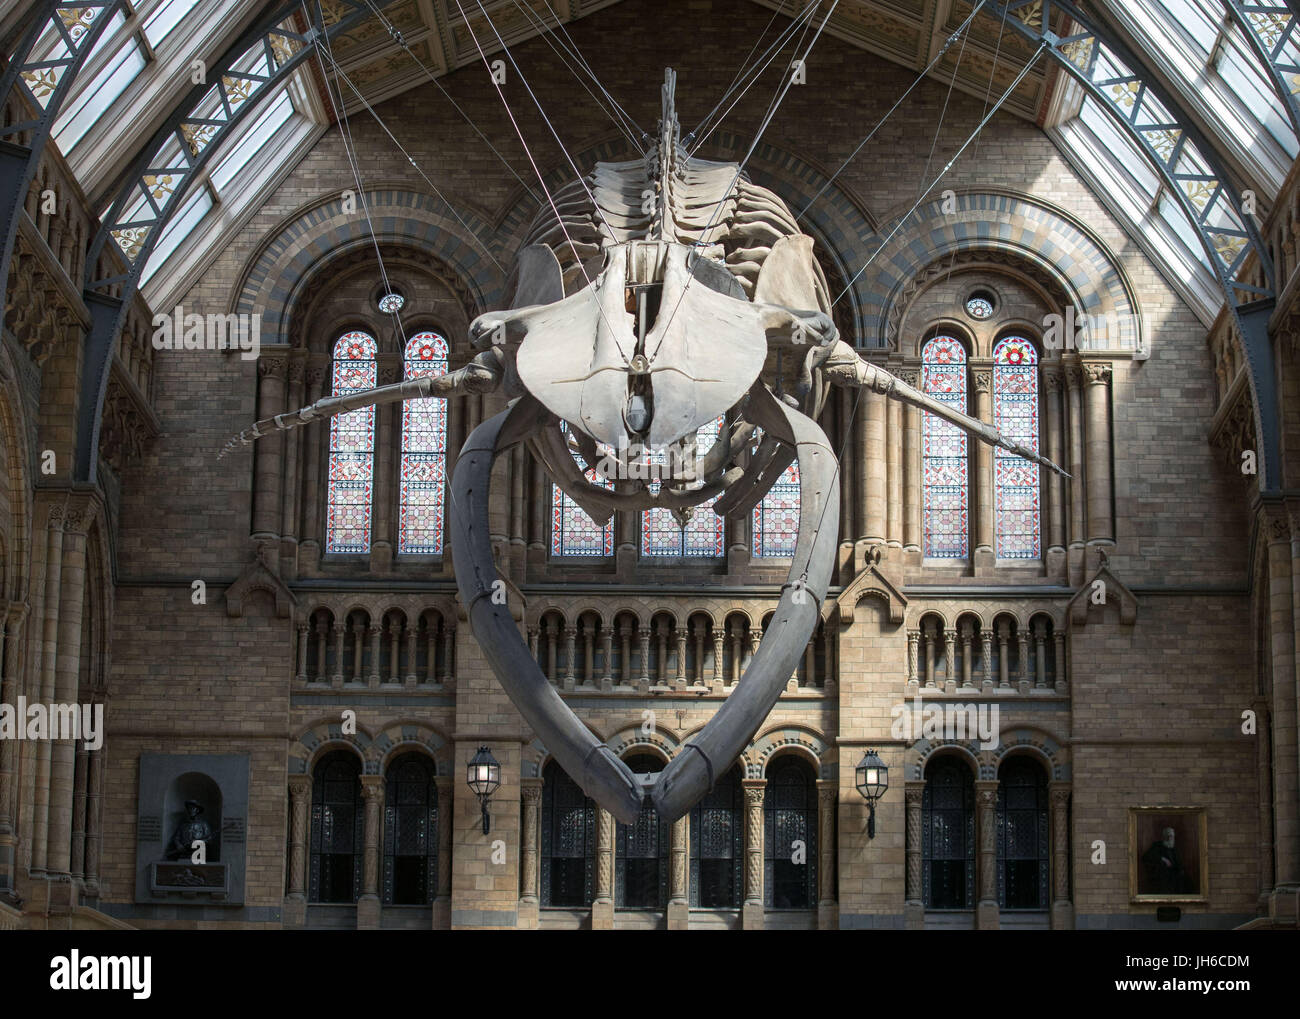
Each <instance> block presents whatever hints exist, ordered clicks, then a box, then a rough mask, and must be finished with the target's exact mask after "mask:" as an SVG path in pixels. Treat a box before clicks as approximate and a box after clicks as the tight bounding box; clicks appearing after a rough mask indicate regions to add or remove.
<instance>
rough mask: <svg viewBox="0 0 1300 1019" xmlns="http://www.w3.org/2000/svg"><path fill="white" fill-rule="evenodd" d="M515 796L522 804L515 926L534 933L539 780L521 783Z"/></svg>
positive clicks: (538, 903)
mask: <svg viewBox="0 0 1300 1019" xmlns="http://www.w3.org/2000/svg"><path fill="white" fill-rule="evenodd" d="M519 792H520V796H521V797H522V799H523V802H524V816H523V826H524V830H523V832H522V833H521V834H522V836H523V838H522V840H521V843H520V849H519V926H521V927H524V928H527V929H534V928H536V927H537V922H538V912H539V910H540V908H541V899H540V897H539V895H538V887H539V876H540V873H539V861H540V856H541V854H540V853H539V851H538V847H539V845H540V843H541V834H542V780H541V779H539V778H526V779H524V780H523V782H522V784H521V788H520V790H519Z"/></svg>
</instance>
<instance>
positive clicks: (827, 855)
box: [817, 779, 839, 931]
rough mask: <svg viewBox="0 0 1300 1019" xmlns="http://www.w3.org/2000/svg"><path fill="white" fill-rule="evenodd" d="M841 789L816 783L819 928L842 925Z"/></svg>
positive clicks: (820, 781) (830, 783) (831, 782)
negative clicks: (838, 878) (838, 894)
mask: <svg viewBox="0 0 1300 1019" xmlns="http://www.w3.org/2000/svg"><path fill="white" fill-rule="evenodd" d="M838 808H839V786H838V784H837V783H836V782H835V781H834V780H826V779H818V780H817V929H818V930H823V931H827V930H835V929H836V927H838V926H839V906H838V904H837V903H836V901H835V813H836V811H837V810H838Z"/></svg>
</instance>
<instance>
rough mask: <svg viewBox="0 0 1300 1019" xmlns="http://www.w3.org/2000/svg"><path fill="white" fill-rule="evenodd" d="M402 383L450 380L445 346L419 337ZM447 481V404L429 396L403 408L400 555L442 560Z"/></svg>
mask: <svg viewBox="0 0 1300 1019" xmlns="http://www.w3.org/2000/svg"><path fill="white" fill-rule="evenodd" d="M403 361H404V365H405V369H404V373H403V375H404V378H407V379H419V378H423V377H425V376H426V375H446V374H447V341H446V340H444V339H443V338H442V337H441V336H439V335H438V334H437V333H430V332H424V333H416V334H415V335H414V336H412V337H411V338H410V340H408V341H407V344H406V353H405V357H404V359H403ZM446 480H447V401H446V400H442V399H439V398H437V397H433V396H430V397H428V398H426V399H423V400H407V401H405V402H404V403H403V404H402V473H401V502H400V505H399V510H398V513H399V516H398V520H399V525H398V538H397V551H398V552H424V553H431V554H433V555H441V554H442V493H443V487H444V485H445V484H446Z"/></svg>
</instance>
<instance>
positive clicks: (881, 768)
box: [855, 750, 889, 839]
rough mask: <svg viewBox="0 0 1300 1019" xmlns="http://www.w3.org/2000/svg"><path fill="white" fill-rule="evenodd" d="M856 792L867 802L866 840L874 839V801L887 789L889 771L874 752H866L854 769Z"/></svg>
mask: <svg viewBox="0 0 1300 1019" xmlns="http://www.w3.org/2000/svg"><path fill="white" fill-rule="evenodd" d="M855 773H856V778H857V786H858V792H860V793H861V794H862V798H863V799H864V800H866V801H867V810H868V811H869V813H868V814H867V838H869V839H874V838H875V837H876V801H877V800H878V799H880V798H881V797H882V796H884V795H885V790H887V789H888V788H889V769H888V768H886V767H885V762H884V761H882V760H881V759H880V758H879V757H878V756H877V755H876V752H875V751H874V750H868V751H867V752H866V754H864V755H863V757H862V760H861V761H859V762H858V766H857V768H856V769H855Z"/></svg>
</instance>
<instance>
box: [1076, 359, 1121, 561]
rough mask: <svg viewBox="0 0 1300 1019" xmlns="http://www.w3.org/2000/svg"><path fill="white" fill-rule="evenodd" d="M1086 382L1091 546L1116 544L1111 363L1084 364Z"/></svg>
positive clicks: (1089, 537)
mask: <svg viewBox="0 0 1300 1019" xmlns="http://www.w3.org/2000/svg"><path fill="white" fill-rule="evenodd" d="M1083 372H1084V376H1085V379H1086V381H1087V390H1088V392H1087V398H1086V403H1087V436H1088V439H1087V447H1086V449H1085V457H1086V460H1085V462H1086V465H1087V466H1086V468H1085V469H1086V470H1087V472H1088V544H1089V545H1093V544H1100V545H1113V544H1115V526H1114V523H1113V521H1112V520H1111V511H1110V375H1111V369H1110V365H1108V364H1085V365H1084V366H1083Z"/></svg>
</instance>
